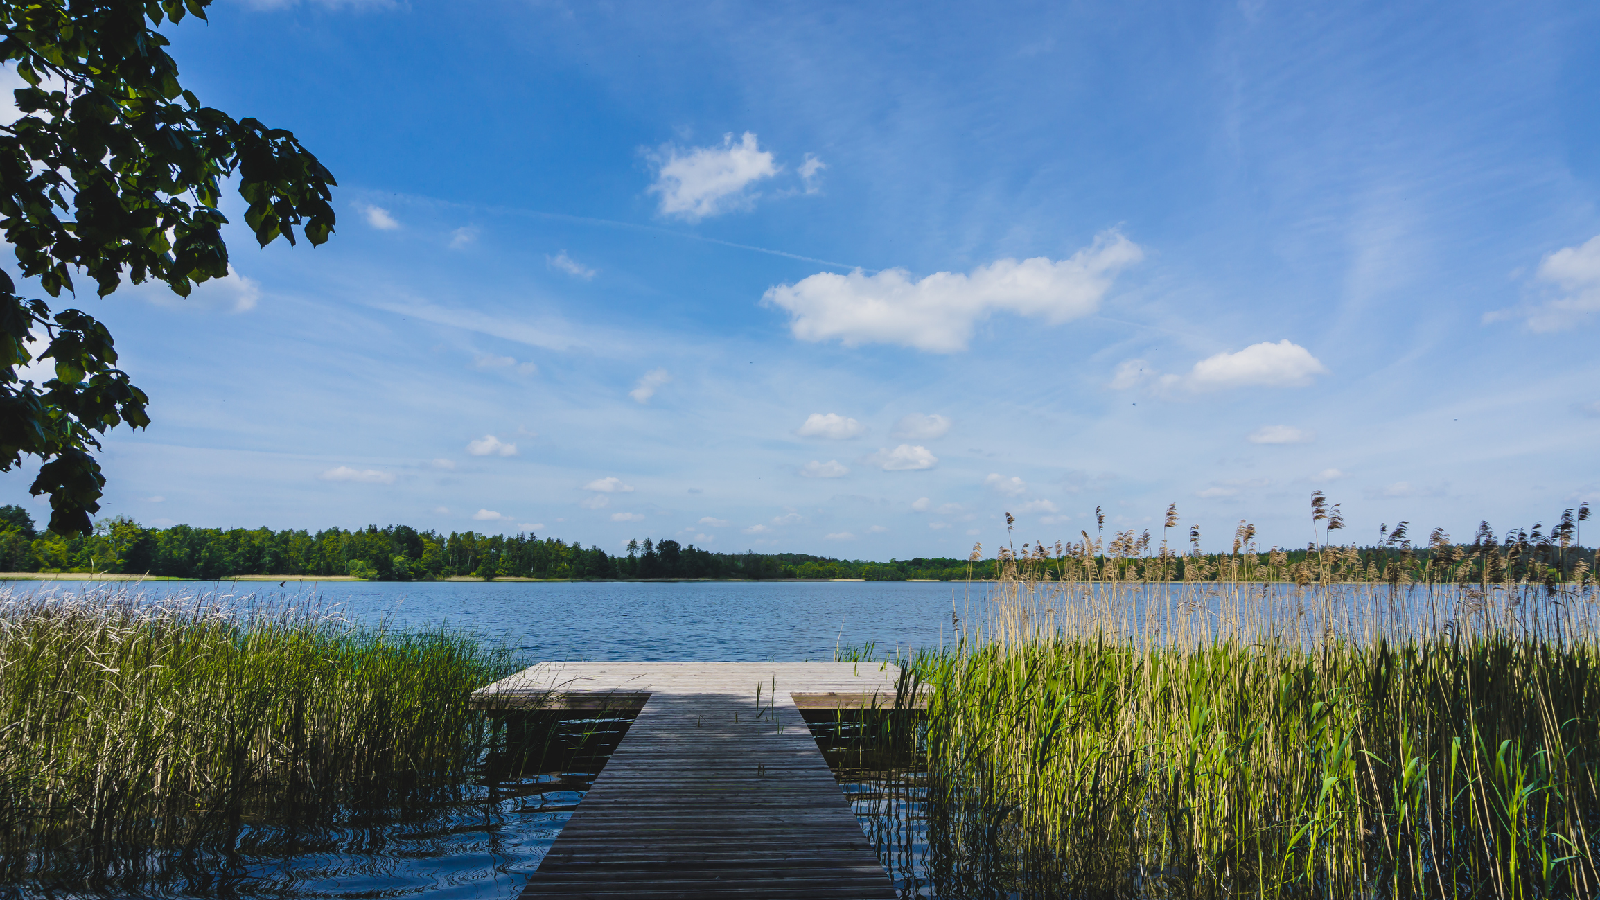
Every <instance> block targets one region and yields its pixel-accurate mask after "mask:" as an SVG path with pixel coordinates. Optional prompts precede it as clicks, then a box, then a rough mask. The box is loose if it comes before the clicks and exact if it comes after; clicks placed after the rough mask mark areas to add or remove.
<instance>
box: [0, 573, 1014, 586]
mask: <svg viewBox="0 0 1600 900" xmlns="http://www.w3.org/2000/svg"><path fill="white" fill-rule="evenodd" d="M362 580H363V579H360V578H356V577H354V576H352V575H230V576H228V577H227V578H211V579H208V578H174V577H172V576H169V575H118V574H112V573H93V572H0V581H188V582H195V583H201V584H219V583H221V582H224V581H259V582H271V581H277V582H280V583H281V582H289V581H297V582H305V581H311V582H319V581H362ZM866 580H867V579H865V578H762V579H754V578H520V577H516V576H511V575H502V576H500V577H497V578H474V577H472V576H470V575H452V576H451V577H449V578H439V579H435V580H434V581H433V582H429V581H412V582H399V581H394V582H382V581H378V580H376V579H374V580H372V581H371V582H370V583H372V584H429V583H438V582H445V581H454V582H476V583H479V584H483V583H489V582H502V581H517V582H537V583H555V584H565V583H589V584H602V583H632V582H643V583H650V584H675V583H678V582H696V583H699V582H713V581H730V582H732V581H737V582H746V583H752V584H757V583H762V582H783V583H788V584H794V583H805V584H827V583H830V582H865V581H866ZM898 580H899V581H900V582H901V583H906V582H922V583H929V584H939V583H940V580H939V579H937V578H904V579H898ZM973 580H974V581H989V580H991V579H986V578H975V579H973ZM885 583H892V582H889V581H887V580H886V581H885ZM946 583H948V584H956V583H958V582H954V581H951V582H946Z"/></svg>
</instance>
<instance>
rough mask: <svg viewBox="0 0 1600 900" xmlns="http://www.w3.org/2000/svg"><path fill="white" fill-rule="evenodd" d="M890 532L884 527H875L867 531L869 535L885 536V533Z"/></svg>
mask: <svg viewBox="0 0 1600 900" xmlns="http://www.w3.org/2000/svg"><path fill="white" fill-rule="evenodd" d="M888 530H889V529H887V528H885V527H883V526H882V525H874V526H872V527H871V528H868V529H867V534H883V533H884V532H886V531H888Z"/></svg>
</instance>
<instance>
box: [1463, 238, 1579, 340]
mask: <svg viewBox="0 0 1600 900" xmlns="http://www.w3.org/2000/svg"><path fill="white" fill-rule="evenodd" d="M1534 277H1535V278H1537V279H1538V280H1539V281H1542V282H1544V283H1546V284H1549V285H1554V286H1555V288H1556V289H1557V290H1559V291H1561V293H1562V296H1560V297H1557V298H1556V299H1554V300H1548V301H1546V302H1544V303H1541V304H1539V305H1537V306H1534V307H1532V308H1530V309H1526V310H1523V311H1522V314H1523V315H1525V316H1526V317H1527V320H1528V329H1529V330H1530V331H1535V332H1550V331H1560V330H1561V329H1563V328H1571V327H1572V326H1574V325H1577V324H1579V323H1581V322H1582V321H1583V320H1585V319H1587V318H1588V317H1589V316H1590V315H1592V314H1593V313H1596V312H1600V236H1596V237H1592V238H1590V239H1589V240H1588V241H1586V242H1584V243H1583V244H1580V245H1578V246H1576V247H1566V248H1564V249H1561V250H1557V251H1556V252H1554V253H1552V254H1550V255H1549V256H1546V257H1545V258H1544V259H1543V260H1541V261H1540V262H1539V269H1538V271H1537V272H1535V273H1534ZM1509 314H1510V313H1506V312H1500V313H1490V314H1489V315H1487V316H1485V317H1484V318H1485V320H1487V321H1494V320H1495V319H1500V318H1505V317H1506V316H1507V315H1509Z"/></svg>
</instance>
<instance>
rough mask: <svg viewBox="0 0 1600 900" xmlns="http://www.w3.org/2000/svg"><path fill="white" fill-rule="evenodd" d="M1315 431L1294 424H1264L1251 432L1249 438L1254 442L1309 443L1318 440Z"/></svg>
mask: <svg viewBox="0 0 1600 900" xmlns="http://www.w3.org/2000/svg"><path fill="white" fill-rule="evenodd" d="M1316 437H1317V433H1316V432H1315V431H1307V430H1305V429H1303V428H1295V427H1294V426H1292V425H1263V426H1261V427H1260V428H1257V429H1256V430H1255V431H1252V432H1250V436H1249V437H1248V438H1247V440H1249V441H1250V443H1252V444H1309V443H1311V442H1312V441H1314V440H1316Z"/></svg>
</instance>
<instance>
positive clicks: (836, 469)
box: [800, 459, 850, 478]
mask: <svg viewBox="0 0 1600 900" xmlns="http://www.w3.org/2000/svg"><path fill="white" fill-rule="evenodd" d="M800 474H801V475H804V476H805V477H807V478H843V477H844V476H846V475H849V474H850V470H849V469H848V468H846V467H845V466H844V465H842V464H840V462H839V461H838V460H836V459H830V460H828V461H827V462H818V461H816V460H814V459H813V460H812V461H811V462H808V463H806V464H805V465H803V466H801V467H800Z"/></svg>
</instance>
